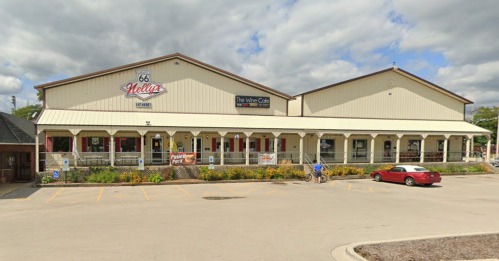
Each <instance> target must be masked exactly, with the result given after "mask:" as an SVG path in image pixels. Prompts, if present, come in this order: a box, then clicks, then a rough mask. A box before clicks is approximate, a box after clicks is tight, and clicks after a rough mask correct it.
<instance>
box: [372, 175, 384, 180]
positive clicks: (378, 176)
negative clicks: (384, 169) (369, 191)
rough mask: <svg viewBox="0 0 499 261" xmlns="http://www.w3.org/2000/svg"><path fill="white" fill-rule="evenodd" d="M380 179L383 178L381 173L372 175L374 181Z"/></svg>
mask: <svg viewBox="0 0 499 261" xmlns="http://www.w3.org/2000/svg"><path fill="white" fill-rule="evenodd" d="M382 180H383V179H382V178H381V174H376V175H374V181H376V182H380V181H382Z"/></svg>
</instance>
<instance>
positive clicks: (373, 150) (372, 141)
mask: <svg viewBox="0 0 499 261" xmlns="http://www.w3.org/2000/svg"><path fill="white" fill-rule="evenodd" d="M377 136H378V134H372V133H371V160H370V161H369V162H370V163H371V164H373V163H374V153H375V152H376V150H375V149H374V144H375V142H374V141H375V139H376V137H377Z"/></svg>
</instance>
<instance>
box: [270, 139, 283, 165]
mask: <svg viewBox="0 0 499 261" xmlns="http://www.w3.org/2000/svg"><path fill="white" fill-rule="evenodd" d="M272 134H274V153H275V156H276V159H277V160H276V163H279V157H277V142H278V140H277V139H278V137H279V135H281V133H280V132H272Z"/></svg>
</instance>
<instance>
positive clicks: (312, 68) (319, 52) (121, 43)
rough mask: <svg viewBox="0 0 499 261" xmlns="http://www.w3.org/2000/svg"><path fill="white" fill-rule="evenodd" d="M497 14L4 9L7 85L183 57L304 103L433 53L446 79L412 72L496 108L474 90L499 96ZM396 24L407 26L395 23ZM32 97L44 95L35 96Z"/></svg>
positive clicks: (182, 7)
mask: <svg viewBox="0 0 499 261" xmlns="http://www.w3.org/2000/svg"><path fill="white" fill-rule="evenodd" d="M28 3H29V4H28ZM496 5H497V4H496V2H495V1H480V2H468V1H459V2H456V1H432V2H431V4H430V3H427V4H421V3H420V2H414V1H409V0H384V1H365V0H339V1H329V0H315V1H296V2H295V1H287V0H279V1H272V2H269V1H264V0H255V1H238V2H234V1H201V0H193V1H153V0H146V1H133V0H123V1H120V2H119V4H116V3H115V2H114V1H88V0H80V1H63V0H47V1H29V2H24V1H18V0H4V1H1V2H0V16H1V17H2V25H3V26H2V28H1V29H0V50H1V51H0V75H3V76H5V77H14V78H17V79H28V80H29V81H31V82H33V83H34V84H39V83H42V82H46V81H49V80H50V79H54V77H61V76H67V77H71V76H76V75H81V74H84V73H89V72H93V71H98V70H103V69H107V68H111V67H114V66H120V65H123V64H127V63H132V62H137V61H141V60H146V59H150V58H154V57H158V56H163V55H167V54H171V53H175V52H180V53H183V54H185V55H188V56H191V57H193V58H195V59H198V60H201V61H203V62H206V63H208V64H211V65H214V66H217V67H220V68H222V69H224V70H228V71H230V72H232V73H235V74H239V75H241V76H243V77H247V78H249V79H251V80H253V81H256V82H259V83H262V84H265V85H267V86H269V87H272V88H275V89H278V90H280V91H283V92H286V93H289V94H292V95H293V94H297V93H301V92H304V91H308V90H310V89H314V88H318V87H322V86H325V85H329V84H333V83H336V82H338V81H342V80H347V79H350V78H353V77H357V76H360V75H363V74H367V73H371V72H373V71H376V70H380V69H385V68H387V67H389V66H390V64H391V61H390V59H389V58H388V57H387V56H386V54H384V53H383V52H381V51H379V49H381V48H391V49H392V50H396V51H399V52H401V53H403V52H406V51H425V50H431V51H433V52H437V53H442V54H443V55H444V56H445V58H446V59H447V61H448V62H449V65H448V67H447V68H438V66H436V65H434V64H432V62H431V61H428V60H425V59H424V58H420V59H414V60H412V61H409V63H408V67H409V68H408V69H409V70H411V69H414V70H416V71H417V70H419V69H421V68H425V69H428V68H430V71H431V72H432V73H434V75H435V77H436V83H438V84H440V85H441V86H443V87H445V88H448V89H450V90H451V91H455V92H457V93H460V94H462V95H463V96H465V97H467V98H470V99H473V100H475V102H476V103H477V104H479V103H480V104H489V102H490V99H488V98H487V97H485V96H484V95H480V91H477V92H472V91H470V90H471V89H472V88H476V89H477V90H487V91H490V92H492V94H497V93H495V91H497V90H494V88H496V87H495V86H497V85H496V82H497V79H496V78H495V77H494V75H493V73H494V72H495V68H497V66H498V65H497V64H496V61H498V60H499V50H498V49H497V48H499V44H496V42H497V39H499V37H498V36H499V35H498V30H497V29H496V28H495V27H494V26H495V24H497V22H499V21H497V20H498V17H497V16H496V15H495V14H494V11H495V8H494V7H495V6H496ZM450 10H451V11H450ZM394 14H395V15H398V14H400V15H401V17H403V21H402V22H401V21H394V20H392V18H393V17H394ZM474 68H475V69H474ZM476 68H481V69H476ZM472 75H474V76H476V77H471V76H472ZM489 76H490V77H489ZM487 77H488V78H487ZM484 79H488V80H484ZM25 89H29V90H28V91H29V92H31V94H33V93H35V91H34V90H32V89H31V86H25ZM14 90H15V88H14V89H12V91H14ZM483 93H485V92H483ZM5 94H12V92H10V93H5ZM22 95H25V94H22ZM489 95H490V94H489ZM496 96H497V95H496ZM25 98H26V99H28V100H29V99H35V100H36V98H34V97H28V96H25ZM35 100H33V101H32V102H33V103H35ZM4 109H5V108H3V107H2V108H0V110H4Z"/></svg>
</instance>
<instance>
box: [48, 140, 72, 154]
mask: <svg viewBox="0 0 499 261" xmlns="http://www.w3.org/2000/svg"><path fill="white" fill-rule="evenodd" d="M69 145H70V144H69V137H52V146H53V147H52V151H53V152H69Z"/></svg>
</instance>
